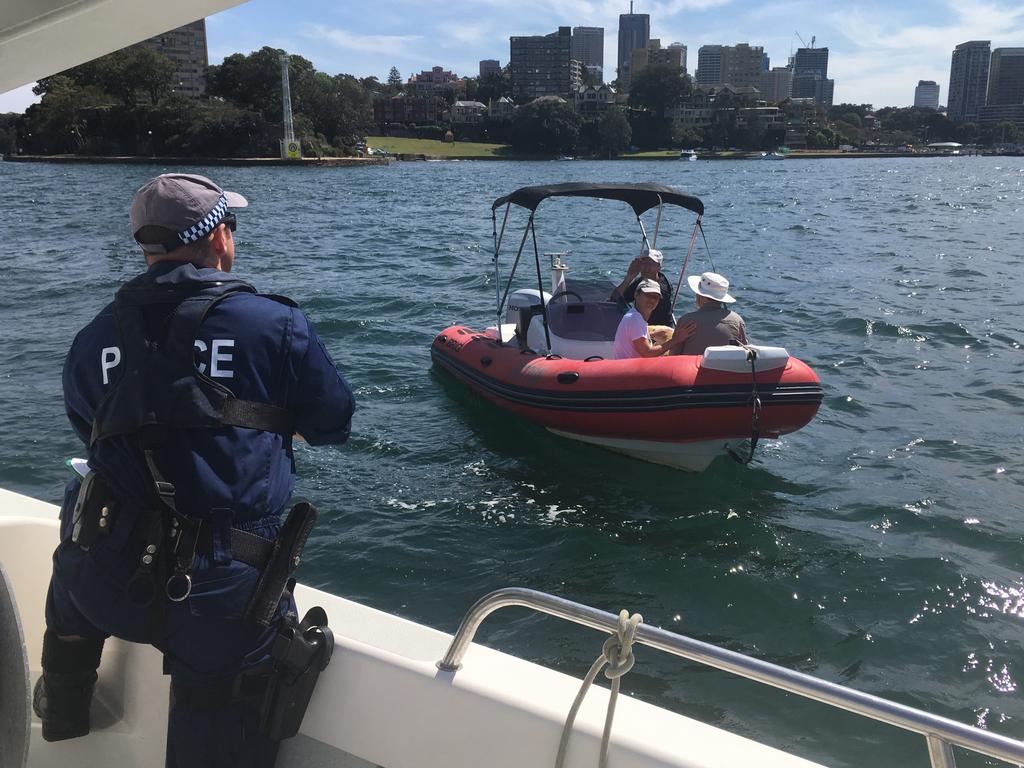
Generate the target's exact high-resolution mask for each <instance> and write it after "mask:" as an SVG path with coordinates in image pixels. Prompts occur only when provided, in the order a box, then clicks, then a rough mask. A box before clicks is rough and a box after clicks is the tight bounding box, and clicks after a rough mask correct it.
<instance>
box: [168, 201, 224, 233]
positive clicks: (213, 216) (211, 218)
mask: <svg viewBox="0 0 1024 768" xmlns="http://www.w3.org/2000/svg"><path fill="white" fill-rule="evenodd" d="M227 212H228V199H227V198H226V197H225V196H224V195H221V196H220V198H219V199H218V200H217V204H216V205H215V206H213V210H211V211H210V212H209V213H208V214H206V215H205V216H203V218H202V219H201V220H200V221H199V222H197V223H196V224H193V225H192V226H191V227H189V228H188V229H186V230H185V231H184V232H179V233H178V239H179V240H181V242H182V243H184V244H185V245H188V244H189V243H194V242H195V241H196V240H199V239H201V238H203V237H206V236H207V235H208V234H210V233H211V232H212V231H213V228H214V227H216V226H217V224H219V223H220V220H221V219H223V218H224V215H225V214H226V213H227Z"/></svg>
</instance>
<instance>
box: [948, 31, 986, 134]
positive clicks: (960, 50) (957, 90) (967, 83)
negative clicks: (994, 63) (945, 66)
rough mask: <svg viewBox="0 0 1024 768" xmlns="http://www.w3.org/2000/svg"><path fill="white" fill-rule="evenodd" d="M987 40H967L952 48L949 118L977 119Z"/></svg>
mask: <svg viewBox="0 0 1024 768" xmlns="http://www.w3.org/2000/svg"><path fill="white" fill-rule="evenodd" d="M991 55H992V49H991V41H989V40H970V41H968V42H966V43H960V45H958V46H957V47H956V48H954V49H953V60H952V63H951V64H950V68H949V90H948V91H947V94H948V96H949V118H950V120H959V121H963V122H973V121H975V120H977V119H978V110H980V109H981V108H982V107H983V106H985V95H986V94H985V91H986V88H987V87H988V67H989V60H990V58H991Z"/></svg>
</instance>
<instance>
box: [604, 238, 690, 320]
mask: <svg viewBox="0 0 1024 768" xmlns="http://www.w3.org/2000/svg"><path fill="white" fill-rule="evenodd" d="M664 260H665V258H664V255H663V254H662V252H661V251H659V250H658V249H656V248H648V247H647V246H644V249H643V251H642V252H641V253H640V255H639V256H637V257H636V258H635V259H633V260H632V261H631V262H630V263H629V268H628V269H627V270H626V277H625V278H624V279H623V280H622V282H621V283H619V285H618V286H616V288H615V290H614V291H613V292H612V299H613V300H615V299H618V298H621V299H622V300H623V301H624V302H626V303H627V304H632V303H633V302H634V299H635V297H636V288H637V286H638V285H639V284H640V281H641V280H653V281H654V282H656V283H657V284H658V290H660V291H661V298H660V299H659V300H658V304H657V306H655V308H654V311H653V312H651V317H650V322H651V324H652V325H664V326H668V327H669V328H675V325H676V321H675V318H674V317H672V285H671V283H669V281H668V278H667V277H665V275H664V274H663V273H662V271H661V265H662V263H663V262H664Z"/></svg>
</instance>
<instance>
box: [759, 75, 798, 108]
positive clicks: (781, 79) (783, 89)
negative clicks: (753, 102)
mask: <svg viewBox="0 0 1024 768" xmlns="http://www.w3.org/2000/svg"><path fill="white" fill-rule="evenodd" d="M758 89H759V90H760V91H761V95H762V96H763V97H764V99H765V100H766V101H776V102H778V101H782V100H783V99H788V98H789V97H790V96H792V95H793V70H792V69H791V68H790V67H773V68H772V69H771V71H769V72H762V73H761V84H760V85H759V86H758Z"/></svg>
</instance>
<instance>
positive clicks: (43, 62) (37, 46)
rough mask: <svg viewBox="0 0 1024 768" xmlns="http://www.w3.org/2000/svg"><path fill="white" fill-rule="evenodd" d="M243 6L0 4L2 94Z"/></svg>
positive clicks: (217, 1)
mask: <svg viewBox="0 0 1024 768" xmlns="http://www.w3.org/2000/svg"><path fill="white" fill-rule="evenodd" d="M242 2H244V0H174V2H170V3H169V2H160V1H154V0H4V2H2V3H0V93H5V92H6V91H9V90H11V89H13V88H17V87H19V86H22V85H25V84H27V83H31V82H33V81H35V80H38V79H39V78H41V77H47V76H48V75H54V74H56V73H57V72H62V71H64V70H65V69H69V68H70V67H74V66H77V65H79V64H84V63H85V62H87V61H92V60H93V59H95V58H98V57H100V56H103V55H104V54H107V53H110V52H111V51H117V50H120V49H121V48H124V47H125V46H128V45H132V44H134V43H138V42H140V41H141V40H145V39H147V38H150V37H153V36H155V35H159V34H161V33H162V32H167V31H169V30H172V29H176V28H177V27H180V26H182V25H184V24H188V23H189V22H192V21H196V20H198V19H202V18H205V17H206V16H209V15H211V14H214V13H217V12H218V11H223V10H224V9H225V8H231V7H233V6H236V5H240V4H241V3H242Z"/></svg>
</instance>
